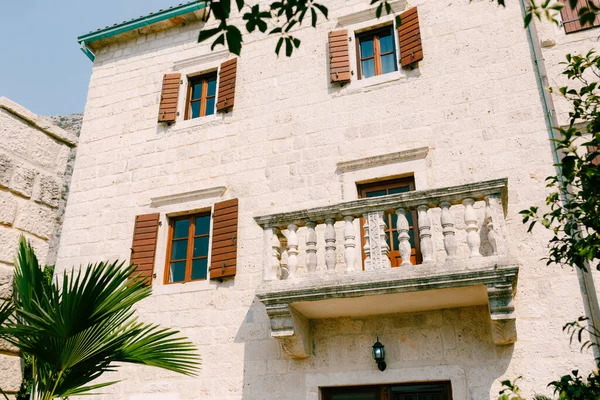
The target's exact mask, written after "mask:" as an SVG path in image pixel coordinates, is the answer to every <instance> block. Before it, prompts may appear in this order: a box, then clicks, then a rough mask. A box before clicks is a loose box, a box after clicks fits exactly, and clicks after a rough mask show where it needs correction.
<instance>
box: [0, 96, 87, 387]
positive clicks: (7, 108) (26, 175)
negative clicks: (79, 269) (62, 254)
mask: <svg viewBox="0 0 600 400" xmlns="http://www.w3.org/2000/svg"><path fill="white" fill-rule="evenodd" d="M76 145H77V137H76V136H75V135H73V134H71V133H68V132H66V131H64V130H62V129H61V128H59V127H57V126H55V125H53V124H51V123H50V122H49V121H47V120H46V119H44V118H41V117H38V116H37V115H35V114H33V113H31V112H30V111H28V110H26V109H25V108H23V107H21V106H20V105H18V104H16V103H14V102H12V101H10V100H8V99H7V98H4V97H0V298H2V297H7V296H9V295H10V290H11V275H12V265H13V260H14V258H15V255H16V251H17V246H18V241H19V237H20V236H21V235H23V236H25V238H27V240H29V241H30V242H31V244H32V245H33V247H34V248H35V250H36V254H37V256H38V259H39V260H40V262H41V263H42V264H53V263H54V259H55V253H56V250H57V247H58V239H59V236H58V235H59V232H60V222H61V221H60V217H61V215H62V212H61V209H64V206H65V202H66V195H67V187H68V183H69V181H70V174H69V173H68V171H67V165H68V163H69V160H71V163H72V162H73V161H72V159H73V157H74V151H75V150H74V149H75V146H76ZM53 254H54V255H53ZM20 371H21V367H20V359H19V358H18V357H16V356H14V349H12V348H11V347H10V346H8V345H7V344H6V343H4V344H2V343H0V387H1V388H2V389H3V390H4V391H6V392H8V393H12V392H16V391H17V390H18V389H19V386H20V384H21V372H20Z"/></svg>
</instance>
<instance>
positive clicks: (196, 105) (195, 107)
mask: <svg viewBox="0 0 600 400" xmlns="http://www.w3.org/2000/svg"><path fill="white" fill-rule="evenodd" d="M191 111H192V115H191V116H190V118H198V117H199V116H200V102H199V101H194V102H193V103H192V110H191Z"/></svg>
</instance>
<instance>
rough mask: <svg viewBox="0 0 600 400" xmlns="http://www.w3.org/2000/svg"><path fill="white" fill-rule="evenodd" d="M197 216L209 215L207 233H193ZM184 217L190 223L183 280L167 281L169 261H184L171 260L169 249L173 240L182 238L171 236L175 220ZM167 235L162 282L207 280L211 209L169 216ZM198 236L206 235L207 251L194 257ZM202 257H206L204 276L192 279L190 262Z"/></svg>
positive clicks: (171, 283)
mask: <svg viewBox="0 0 600 400" xmlns="http://www.w3.org/2000/svg"><path fill="white" fill-rule="evenodd" d="M198 217H209V227H208V233H207V234H202V235H195V232H196V218H198ZM186 219H189V220H190V225H189V227H188V235H187V241H188V246H187V252H186V257H185V277H184V280H183V281H181V282H169V276H170V269H171V263H172V262H182V261H184V260H171V251H172V248H173V242H174V241H176V240H179V241H181V240H184V238H179V239H174V238H173V233H174V227H175V223H176V222H177V221H182V220H186ZM168 235H169V236H168V238H167V239H168V241H167V253H166V256H165V274H164V275H165V276H164V280H163V281H164V282H163V283H164V284H165V285H174V284H183V283H190V282H201V281H205V280H208V278H209V270H210V263H209V261H210V253H211V248H210V244H211V239H212V238H211V236H212V213H211V211H204V212H198V213H193V214H186V215H180V216H176V217H169V232H168ZM199 237H208V251H207V252H206V256H200V257H194V240H195V239H196V238H199ZM203 258H205V259H206V277H205V278H202V279H192V263H193V261H194V260H199V259H203Z"/></svg>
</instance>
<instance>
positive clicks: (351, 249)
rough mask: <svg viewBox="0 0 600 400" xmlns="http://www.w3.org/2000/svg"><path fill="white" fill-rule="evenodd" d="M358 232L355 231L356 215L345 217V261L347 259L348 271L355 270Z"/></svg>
mask: <svg viewBox="0 0 600 400" xmlns="http://www.w3.org/2000/svg"><path fill="white" fill-rule="evenodd" d="M354 239H356V233H355V232H354V217H352V216H346V217H344V261H346V272H352V271H354V263H355V261H356V249H355V248H356V243H355V242H354Z"/></svg>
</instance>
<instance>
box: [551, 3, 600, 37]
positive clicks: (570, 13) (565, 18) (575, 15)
mask: <svg viewBox="0 0 600 400" xmlns="http://www.w3.org/2000/svg"><path fill="white" fill-rule="evenodd" d="M561 1H562V2H563V3H564V7H563V8H561V10H560V14H561V18H562V25H563V26H564V28H565V33H571V32H578V31H582V30H584V29H589V28H593V27H595V26H599V25H600V14H598V15H596V18H595V19H594V22H593V23H592V24H587V25H585V26H582V25H581V23H580V22H579V10H581V9H582V8H584V7H585V8H590V3H591V2H592V1H591V0H578V1H577V5H576V6H575V8H574V9H571V6H570V5H569V2H568V1H566V0H561Z"/></svg>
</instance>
